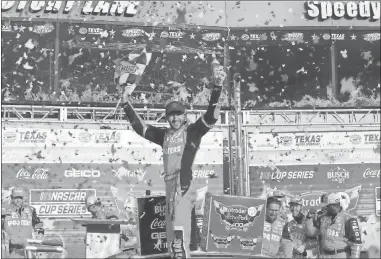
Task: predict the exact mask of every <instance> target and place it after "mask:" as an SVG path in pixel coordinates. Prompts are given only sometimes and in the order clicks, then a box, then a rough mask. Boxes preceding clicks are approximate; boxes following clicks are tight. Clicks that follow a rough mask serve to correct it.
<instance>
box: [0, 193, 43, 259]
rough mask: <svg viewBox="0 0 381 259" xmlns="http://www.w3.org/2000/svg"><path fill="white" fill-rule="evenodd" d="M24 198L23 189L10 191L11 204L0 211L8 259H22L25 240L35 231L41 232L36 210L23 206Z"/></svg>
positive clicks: (31, 236)
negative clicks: (2, 218)
mask: <svg viewBox="0 0 381 259" xmlns="http://www.w3.org/2000/svg"><path fill="white" fill-rule="evenodd" d="M25 196H26V194H25V192H24V190H23V189H21V188H18V187H15V188H13V189H12V194H11V203H10V204H9V205H5V206H4V207H3V208H2V210H1V216H2V217H4V225H3V227H4V236H5V240H4V241H5V244H6V246H7V247H9V258H24V250H23V249H24V247H25V245H26V243H27V239H31V238H33V233H34V231H36V230H41V228H42V223H41V221H40V219H39V218H38V216H37V214H36V210H35V209H34V208H33V207H31V206H28V205H25V204H24V197H25Z"/></svg>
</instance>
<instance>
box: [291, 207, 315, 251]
mask: <svg viewBox="0 0 381 259" xmlns="http://www.w3.org/2000/svg"><path fill="white" fill-rule="evenodd" d="M306 227H307V225H306V217H305V216H304V214H301V215H300V217H298V218H293V219H292V220H291V221H290V222H289V223H288V231H289V232H290V237H291V240H292V242H293V247H294V249H293V256H292V257H293V258H307V250H312V249H313V250H315V251H316V253H317V250H318V247H319V243H318V241H317V237H309V236H307V233H306V232H307V230H306ZM303 246H304V251H303V252H299V251H298V249H299V248H303Z"/></svg>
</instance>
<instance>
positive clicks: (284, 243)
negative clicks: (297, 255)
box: [259, 197, 293, 258]
mask: <svg viewBox="0 0 381 259" xmlns="http://www.w3.org/2000/svg"><path fill="white" fill-rule="evenodd" d="M280 209H281V202H280V201H279V200H278V199H277V198H275V197H269V198H268V199H267V204H266V220H265V225H264V230H263V238H262V239H259V241H262V254H263V255H265V256H269V257H271V258H292V249H293V243H292V241H291V236H290V233H289V231H288V227H287V221H285V220H284V219H283V218H281V217H279V215H278V214H279V211H280Z"/></svg>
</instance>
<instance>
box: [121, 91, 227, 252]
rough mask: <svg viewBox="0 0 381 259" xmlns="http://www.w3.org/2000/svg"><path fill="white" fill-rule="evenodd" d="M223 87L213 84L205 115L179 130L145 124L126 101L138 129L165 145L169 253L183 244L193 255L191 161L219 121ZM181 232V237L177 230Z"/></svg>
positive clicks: (125, 107)
mask: <svg viewBox="0 0 381 259" xmlns="http://www.w3.org/2000/svg"><path fill="white" fill-rule="evenodd" d="M221 88H222V87H220V86H214V87H213V90H212V93H211V97H210V101H209V106H208V109H207V111H206V113H205V114H204V116H201V117H200V118H199V119H198V120H197V121H196V122H194V123H189V122H185V124H184V125H183V126H182V127H181V128H180V129H178V130H173V129H161V128H157V127H153V126H151V125H145V124H144V122H143V121H142V119H141V118H140V117H139V116H138V115H137V113H136V112H135V111H134V109H133V107H132V105H131V104H130V103H129V102H126V103H125V104H124V111H125V113H126V115H127V118H128V120H129V121H130V123H131V125H132V128H133V129H134V130H135V132H136V133H138V134H139V135H140V136H142V137H144V138H145V139H147V140H149V141H151V142H153V143H155V144H157V145H159V146H161V147H162V148H163V161H164V173H165V175H164V181H165V183H166V184H165V185H166V204H167V209H166V232H167V233H166V234H167V244H168V250H169V252H170V253H175V251H173V250H178V249H180V248H179V245H181V246H182V249H183V252H179V254H181V253H185V255H186V257H190V248H189V244H190V238H191V212H192V209H193V207H194V205H195V201H196V197H197V195H196V190H195V186H194V185H192V165H193V161H194V158H195V156H196V152H197V150H198V148H199V146H200V143H201V138H202V137H203V136H204V135H205V134H206V133H207V132H208V131H209V130H210V128H211V127H212V125H214V124H215V123H216V122H217V118H218V115H219V104H218V101H219V98H220V95H221ZM181 228H183V229H181ZM175 229H178V231H175ZM181 232H182V234H180V237H179V236H178V235H177V234H178V233H181ZM175 233H177V234H176V235H175ZM181 236H182V237H181ZM176 237H177V238H176ZM174 241H176V242H174ZM180 250H181V249H180Z"/></svg>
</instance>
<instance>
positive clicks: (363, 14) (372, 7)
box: [307, 1, 380, 20]
mask: <svg viewBox="0 0 381 259" xmlns="http://www.w3.org/2000/svg"><path fill="white" fill-rule="evenodd" d="M307 7H308V8H307V15H308V17H310V18H312V19H313V18H320V19H328V18H331V17H332V18H334V19H335V18H336V19H337V18H342V17H346V18H349V19H352V18H355V17H359V18H362V19H364V18H368V19H371V20H378V19H380V2H379V1H361V2H358V1H308V2H307Z"/></svg>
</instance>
